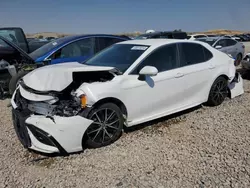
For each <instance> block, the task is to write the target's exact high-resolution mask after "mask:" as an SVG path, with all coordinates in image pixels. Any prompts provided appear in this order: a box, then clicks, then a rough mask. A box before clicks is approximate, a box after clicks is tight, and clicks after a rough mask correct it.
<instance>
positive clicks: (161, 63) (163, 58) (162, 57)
mask: <svg viewBox="0 0 250 188" xmlns="http://www.w3.org/2000/svg"><path fill="white" fill-rule="evenodd" d="M145 66H154V67H156V68H157V69H158V72H163V71H167V70H171V69H175V68H177V67H178V62H177V45H176V44H169V45H166V46H163V47H160V48H158V49H156V50H155V51H153V52H152V53H151V54H150V55H149V56H147V57H146V58H145V59H144V60H143V61H142V62H141V63H140V64H139V65H138V66H137V67H136V68H135V69H134V70H133V71H132V74H139V72H140V70H141V69H142V68H143V67H145Z"/></svg>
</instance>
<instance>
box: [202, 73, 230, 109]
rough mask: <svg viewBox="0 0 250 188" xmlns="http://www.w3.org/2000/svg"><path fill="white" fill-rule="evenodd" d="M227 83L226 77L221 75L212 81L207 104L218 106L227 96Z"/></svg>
mask: <svg viewBox="0 0 250 188" xmlns="http://www.w3.org/2000/svg"><path fill="white" fill-rule="evenodd" d="M227 83H228V82H227V79H226V78H224V77H222V76H220V77H218V78H217V79H216V80H215V81H214V83H213V85H212V87H211V89H210V92H209V97H208V101H207V104H208V105H209V106H218V105H220V104H221V103H222V102H223V101H224V100H225V98H226V97H227V96H228V86H227Z"/></svg>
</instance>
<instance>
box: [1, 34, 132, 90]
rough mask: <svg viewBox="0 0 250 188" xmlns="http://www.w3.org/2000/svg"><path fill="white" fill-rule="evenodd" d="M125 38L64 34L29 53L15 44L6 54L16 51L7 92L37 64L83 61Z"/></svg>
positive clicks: (9, 54)
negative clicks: (64, 35)
mask: <svg viewBox="0 0 250 188" xmlns="http://www.w3.org/2000/svg"><path fill="white" fill-rule="evenodd" d="M125 40H130V39H129V38H128V37H121V36H116V35H104V34H96V35H75V36H66V37H63V38H60V39H57V40H54V41H51V42H50V43H47V44H45V45H43V46H42V47H40V48H39V49H37V50H35V51H34V52H32V53H30V54H27V53H25V52H24V51H20V49H16V47H15V46H11V47H10V48H11V49H12V52H9V53H8V55H7V56H8V57H10V58H11V56H12V54H11V53H14V52H15V53H16V56H15V57H16V59H14V57H13V59H12V58H11V60H12V61H11V62H16V63H15V64H14V68H13V67H12V72H13V71H14V72H16V73H15V74H14V75H12V77H11V79H10V81H9V92H10V94H12V93H13V92H14V90H15V88H16V86H17V83H18V80H19V79H20V78H21V77H23V76H24V75H25V74H27V73H28V72H30V71H32V70H34V69H35V68H37V67H39V66H44V65H50V64H58V63H66V62H79V63H83V62H84V61H86V60H87V59H89V58H90V57H92V56H93V55H94V54H96V53H98V52H99V51H101V50H103V49H104V48H106V47H108V46H110V45H112V44H114V43H117V42H121V41H125ZM20 55H21V56H22V55H23V56H25V57H28V61H27V62H26V61H25V60H23V59H22V58H21V59H22V61H20ZM5 58H6V57H5ZM26 59H27V58H26ZM8 60H9V59H8ZM6 61H7V60H6ZM7 62H8V61H7ZM9 65H11V63H10V64H9ZM9 65H8V64H7V66H6V67H9ZM13 69H15V70H13ZM7 82H8V80H7ZM5 85H6V84H5Z"/></svg>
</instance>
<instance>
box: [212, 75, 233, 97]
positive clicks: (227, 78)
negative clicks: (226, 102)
mask: <svg viewBox="0 0 250 188" xmlns="http://www.w3.org/2000/svg"><path fill="white" fill-rule="evenodd" d="M219 77H223V78H225V79H226V80H229V77H228V76H227V75H226V74H219V75H218V76H216V77H215V78H214V79H213V81H212V83H211V84H210V87H209V91H208V95H207V100H208V97H209V93H210V90H211V88H212V86H213V84H214V82H215V80H216V79H217V78H219ZM228 90H229V92H228V94H229V96H230V95H231V93H230V89H229V88H228Z"/></svg>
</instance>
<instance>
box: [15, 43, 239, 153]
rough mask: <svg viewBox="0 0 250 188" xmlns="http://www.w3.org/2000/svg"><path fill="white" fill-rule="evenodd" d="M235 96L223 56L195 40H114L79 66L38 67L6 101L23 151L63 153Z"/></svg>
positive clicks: (229, 62)
mask: <svg viewBox="0 0 250 188" xmlns="http://www.w3.org/2000/svg"><path fill="white" fill-rule="evenodd" d="M242 93H243V86H242V78H241V76H240V75H239V74H237V73H236V69H235V66H234V60H233V59H232V58H231V57H229V56H228V55H227V54H225V53H223V52H220V51H218V50H216V49H214V48H213V47H211V46H210V45H208V44H206V43H203V42H198V41H184V40H174V39H148V40H131V41H126V42H121V43H117V44H115V45H112V46H111V47H108V48H106V49H105V50H103V51H101V52H100V53H98V54H97V55H96V56H94V57H93V58H91V59H90V60H88V61H87V62H86V63H85V64H79V63H63V64H58V65H50V66H45V67H42V68H38V69H36V70H34V71H32V72H30V73H29V74H27V75H26V76H24V77H23V79H22V80H21V81H20V84H19V86H18V87H17V89H16V91H15V93H14V94H13V97H12V100H11V103H12V107H13V123H14V127H15V130H16V133H17V136H18V138H19V140H20V141H21V143H22V144H23V146H24V147H25V148H30V149H33V150H37V151H40V152H45V153H64V154H67V153H71V152H78V151H81V150H83V148H85V147H92V148H97V147H101V146H106V145H108V144H111V143H113V142H114V141H116V140H117V139H118V138H119V137H120V135H121V134H122V130H123V128H124V126H127V127H130V126H133V125H136V124H139V123H143V122H147V121H150V120H153V119H156V118H159V117H162V116H166V115H169V114H173V113H175V112H179V111H182V110H185V109H188V108H191V107H194V106H197V105H199V104H202V103H207V104H209V105H212V106H216V105H220V104H221V103H222V102H223V101H224V99H225V98H226V97H227V96H229V97H231V98H232V97H235V96H237V95H240V94H242Z"/></svg>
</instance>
